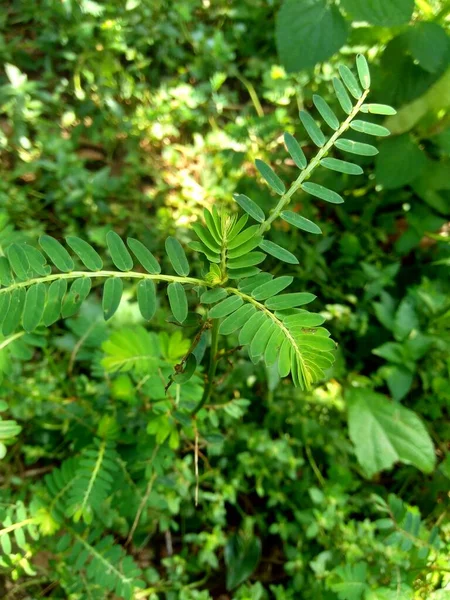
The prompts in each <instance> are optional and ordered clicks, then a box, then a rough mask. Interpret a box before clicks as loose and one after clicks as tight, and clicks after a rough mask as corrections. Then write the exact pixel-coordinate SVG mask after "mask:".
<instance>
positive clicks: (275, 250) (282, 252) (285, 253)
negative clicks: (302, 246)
mask: <svg viewBox="0 0 450 600" xmlns="http://www.w3.org/2000/svg"><path fill="white" fill-rule="evenodd" d="M259 247H260V248H261V250H264V252H267V254H270V255H271V256H274V257H275V258H278V260H282V261H283V262H286V263H288V264H290V265H298V260H297V258H296V257H295V256H294V255H293V254H292V252H289V250H286V248H282V247H281V246H279V245H278V244H275V242H271V241H270V240H263V241H262V242H261V243H260V245H259Z"/></svg>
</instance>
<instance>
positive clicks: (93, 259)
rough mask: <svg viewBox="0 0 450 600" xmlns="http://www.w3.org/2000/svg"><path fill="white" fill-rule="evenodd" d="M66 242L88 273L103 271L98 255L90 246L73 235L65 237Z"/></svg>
mask: <svg viewBox="0 0 450 600" xmlns="http://www.w3.org/2000/svg"><path fill="white" fill-rule="evenodd" d="M66 242H67V245H68V246H69V247H70V248H71V249H72V250H73V251H74V252H75V254H76V255H77V256H78V258H79V259H80V260H81V262H82V263H83V265H84V266H85V267H86V269H89V270H90V271H101V270H102V269H103V261H102V259H101V257H100V255H99V253H98V252H97V251H96V250H94V248H93V247H92V246H91V245H90V244H88V243H87V242H85V241H84V240H82V239H81V238H79V237H76V236H73V235H69V236H68V237H66Z"/></svg>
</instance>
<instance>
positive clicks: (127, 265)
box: [106, 231, 133, 316]
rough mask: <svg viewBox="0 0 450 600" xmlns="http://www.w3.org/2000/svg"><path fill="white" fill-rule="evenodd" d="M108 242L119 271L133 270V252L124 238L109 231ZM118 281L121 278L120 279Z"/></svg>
mask: <svg viewBox="0 0 450 600" xmlns="http://www.w3.org/2000/svg"><path fill="white" fill-rule="evenodd" d="M106 243H107V245H108V250H109V253H110V255H111V258H112V261H113V263H114V264H115V265H116V267H117V268H118V269H119V271H131V269H132V268H133V259H132V258H131V254H130V253H129V252H128V250H127V247H126V246H125V244H124V242H123V240H122V238H121V237H120V236H119V235H117V233H116V232H115V231H108V233H107V234H106ZM108 281H110V280H108ZM117 281H121V280H120V279H119V280H117ZM111 285H112V284H111ZM111 316H112V315H111Z"/></svg>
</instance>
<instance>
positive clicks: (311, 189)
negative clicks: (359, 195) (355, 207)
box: [301, 181, 344, 204]
mask: <svg viewBox="0 0 450 600" xmlns="http://www.w3.org/2000/svg"><path fill="white" fill-rule="evenodd" d="M301 187H302V190H304V191H305V192H307V193H308V194H311V196H316V198H320V199H321V200H325V202H331V204H342V203H343V202H344V199H343V198H342V196H340V195H339V194H338V193H336V192H333V190H329V189H328V188H326V187H324V186H323V185H319V184H318V183H310V182H309V181H307V182H306V183H303V184H302V186H301Z"/></svg>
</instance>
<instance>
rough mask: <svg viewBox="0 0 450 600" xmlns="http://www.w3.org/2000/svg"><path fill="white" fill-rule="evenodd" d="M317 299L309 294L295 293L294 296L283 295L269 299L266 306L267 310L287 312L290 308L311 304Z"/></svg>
mask: <svg viewBox="0 0 450 600" xmlns="http://www.w3.org/2000/svg"><path fill="white" fill-rule="evenodd" d="M315 299H316V296H315V295H314V294H310V293H309V292H294V293H292V294H281V295H280V296H275V297H274V298H269V299H268V300H266V302H265V305H266V306H267V308H270V310H286V309H288V308H295V307H297V306H303V305H304V304H309V303H310V302H312V301H313V300H315Z"/></svg>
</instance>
